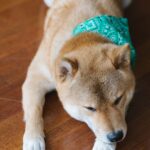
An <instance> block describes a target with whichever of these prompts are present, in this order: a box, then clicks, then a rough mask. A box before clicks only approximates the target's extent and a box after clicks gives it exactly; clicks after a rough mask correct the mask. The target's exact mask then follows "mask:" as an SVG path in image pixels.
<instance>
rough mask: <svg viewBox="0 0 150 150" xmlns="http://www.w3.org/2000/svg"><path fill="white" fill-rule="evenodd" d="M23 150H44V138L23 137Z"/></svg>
mask: <svg viewBox="0 0 150 150" xmlns="http://www.w3.org/2000/svg"><path fill="white" fill-rule="evenodd" d="M23 150H45V141H44V138H43V137H34V138H31V137H29V136H27V135H24V137H23Z"/></svg>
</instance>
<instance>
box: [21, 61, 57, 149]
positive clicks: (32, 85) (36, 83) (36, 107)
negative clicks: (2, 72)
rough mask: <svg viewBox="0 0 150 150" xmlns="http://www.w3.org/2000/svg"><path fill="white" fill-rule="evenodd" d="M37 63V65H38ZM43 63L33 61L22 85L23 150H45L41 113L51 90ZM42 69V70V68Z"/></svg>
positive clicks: (48, 76)
mask: <svg viewBox="0 0 150 150" xmlns="http://www.w3.org/2000/svg"><path fill="white" fill-rule="evenodd" d="M38 62H39V63H38ZM42 62H43V61H41V60H38V61H37V60H36V59H35V62H34V60H33V63H32V64H31V66H30V68H29V70H28V75H27V78H26V80H25V82H24V84H23V87H22V92H23V110H24V120H25V123H26V127H25V133H24V137H23V150H45V142H44V132H43V118H42V111H43V105H44V101H45V98H44V97H45V94H46V93H47V92H48V91H51V90H53V89H54V88H55V87H54V84H53V82H51V77H50V74H49V72H48V70H47V68H46V65H44V64H42ZM42 67H43V68H42Z"/></svg>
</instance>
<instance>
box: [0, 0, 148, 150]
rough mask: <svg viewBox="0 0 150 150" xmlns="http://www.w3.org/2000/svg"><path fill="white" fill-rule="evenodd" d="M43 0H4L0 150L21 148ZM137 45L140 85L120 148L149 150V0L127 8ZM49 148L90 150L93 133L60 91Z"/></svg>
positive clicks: (49, 100)
mask: <svg viewBox="0 0 150 150" xmlns="http://www.w3.org/2000/svg"><path fill="white" fill-rule="evenodd" d="M45 13H46V6H44V4H43V2H42V0H0V150H20V149H21V145H22V135H23V132H24V124H23V121H22V117H23V113H22V108H21V85H22V83H23V81H24V78H25V74H26V70H27V66H28V65H29V63H30V61H31V59H32V57H33V56H34V54H35V52H36V50H37V47H38V45H39V42H40V40H41V35H42V27H43V21H44V16H45ZM126 16H127V17H128V18H129V23H130V27H131V33H132V37H133V41H134V43H135V46H136V48H137V53H138V54H137V55H138V56H137V64H136V69H135V75H136V78H137V87H136V93H135V97H134V100H133V102H132V104H131V107H130V109H129V112H128V116H127V122H128V135H127V137H126V139H125V140H124V141H123V142H122V143H120V144H119V146H118V150H150V1H149V0H135V1H134V3H133V4H132V5H131V7H130V8H128V9H127V10H126ZM44 120H45V132H46V145H47V150H91V147H92V145H93V142H94V135H93V134H92V132H91V131H90V130H89V129H88V127H86V125H85V124H83V123H80V122H78V121H75V120H73V119H71V118H70V117H69V116H68V115H67V114H66V113H65V111H64V110H63V108H62V106H61V104H60V102H59V100H58V97H57V94H56V93H55V92H54V93H51V94H48V95H47V96H46V105H45V111H44Z"/></svg>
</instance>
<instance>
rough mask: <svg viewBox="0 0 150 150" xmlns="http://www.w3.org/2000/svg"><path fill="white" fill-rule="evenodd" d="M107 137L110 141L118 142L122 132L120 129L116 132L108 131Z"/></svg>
mask: <svg viewBox="0 0 150 150" xmlns="http://www.w3.org/2000/svg"><path fill="white" fill-rule="evenodd" d="M107 138H108V140H109V141H110V142H118V141H120V140H121V139H122V138H123V132H122V131H121V130H120V131H117V132H112V133H109V134H108V135H107Z"/></svg>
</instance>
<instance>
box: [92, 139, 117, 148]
mask: <svg viewBox="0 0 150 150" xmlns="http://www.w3.org/2000/svg"><path fill="white" fill-rule="evenodd" d="M115 149H116V144H107V143H104V142H102V141H100V140H96V141H95V144H94V147H93V149H92V150H115Z"/></svg>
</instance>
